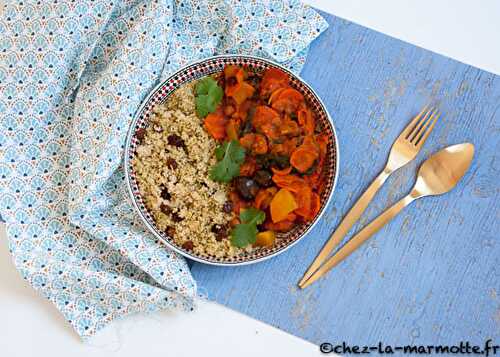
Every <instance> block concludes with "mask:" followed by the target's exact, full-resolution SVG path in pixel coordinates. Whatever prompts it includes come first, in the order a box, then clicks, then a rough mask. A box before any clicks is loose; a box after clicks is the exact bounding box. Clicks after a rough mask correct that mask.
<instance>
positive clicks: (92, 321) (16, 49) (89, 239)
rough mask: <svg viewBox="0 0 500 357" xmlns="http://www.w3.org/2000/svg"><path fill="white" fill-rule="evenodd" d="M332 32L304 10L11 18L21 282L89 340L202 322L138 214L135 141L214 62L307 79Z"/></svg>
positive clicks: (6, 146)
mask: <svg viewBox="0 0 500 357" xmlns="http://www.w3.org/2000/svg"><path fill="white" fill-rule="evenodd" d="M326 27H327V24H326V22H325V21H324V20H323V19H322V18H321V17H320V16H319V15H318V14H317V13H316V12H315V11H314V10H313V9H311V8H310V7H308V6H306V5H303V4H302V3H300V2H299V1H293V0H291V1H278V0H274V1H265V0H262V1H257V0H250V1H240V0H202V1H196V0H186V1H173V0H154V1H149V0H144V1H120V0H112V1H109V0H107V1H98V0H89V1H69V0H62V1H61V0H60V1H51V2H45V1H36V2H35V1H17V2H10V3H9V4H7V5H5V6H4V8H3V9H2V10H0V214H1V216H2V217H3V219H4V220H5V222H6V230H7V236H8V243H9V248H10V251H11V253H12V256H13V260H14V263H15V265H16V267H17V269H18V270H19V271H20V272H21V274H22V276H23V278H24V279H26V280H27V281H28V282H29V283H30V284H31V285H32V286H33V287H34V288H35V289H37V290H38V291H39V292H40V293H41V294H43V295H44V296H45V297H46V298H47V299H49V300H50V301H52V302H53V303H54V304H55V305H56V306H57V308H58V309H59V310H60V311H61V313H62V314H63V315H64V316H65V318H66V319H67V320H68V321H69V322H70V324H71V325H72V326H73V327H74V329H75V330H76V332H77V333H78V334H79V335H80V336H82V337H83V338H86V337H89V336H91V335H93V334H94V333H95V332H96V331H98V330H99V329H100V328H102V327H103V326H104V325H105V324H106V323H107V322H109V321H111V320H112V319H114V318H116V317H120V316H124V315H126V314H130V313H133V312H139V311H155V310H159V309H164V308H180V309H183V310H192V309H193V308H194V301H195V297H196V283H195V281H194V280H193V278H192V276H191V274H190V272H189V268H188V266H187V264H186V262H185V260H184V259H183V258H182V257H181V256H179V255H178V254H176V253H175V252H173V251H171V250H169V249H168V248H166V247H165V246H163V245H162V244H161V243H160V242H158V241H157V240H156V239H155V237H154V236H153V235H151V234H150V233H149V232H148V231H147V230H146V229H145V227H144V226H143V224H142V222H141V221H140V219H139V218H138V217H137V216H136V214H135V213H134V211H133V208H132V204H131V202H129V199H128V196H127V192H126V188H125V185H124V170H123V167H122V158H123V148H124V141H125V136H126V133H127V130H128V126H129V123H130V122H131V120H132V118H133V116H134V113H135V111H136V110H137V108H138V107H139V105H140V104H141V101H142V100H143V98H145V96H146V95H147V94H148V92H149V91H150V90H151V89H152V88H153V87H154V86H155V85H156V84H157V83H158V81H160V80H163V79H166V78H167V77H168V76H169V75H170V74H172V73H173V72H174V71H176V70H177V69H179V68H180V67H181V66H183V65H185V64H187V63H189V62H191V61H194V60H197V59H201V58H204V57H207V56H210V55H213V54H223V53H247V54H254V55H259V56H263V57H268V58H271V59H274V60H276V61H278V62H281V63H283V64H285V65H286V66H288V67H289V68H291V69H292V70H294V71H296V72H298V71H300V69H301V67H302V65H303V63H304V61H305V58H306V54H307V49H308V46H309V44H310V42H311V41H312V40H313V39H314V38H316V37H317V36H318V35H319V34H320V33H321V32H322V31H324V30H325V29H326Z"/></svg>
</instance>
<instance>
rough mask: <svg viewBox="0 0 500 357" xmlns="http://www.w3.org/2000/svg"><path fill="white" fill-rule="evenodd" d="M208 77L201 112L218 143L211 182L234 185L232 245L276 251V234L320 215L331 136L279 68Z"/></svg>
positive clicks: (231, 70) (230, 69)
mask: <svg viewBox="0 0 500 357" xmlns="http://www.w3.org/2000/svg"><path fill="white" fill-rule="evenodd" d="M207 78H209V79H204V80H202V81H200V83H199V84H198V86H199V88H198V89H197V93H198V97H197V101H196V103H197V112H198V113H199V115H200V116H201V117H202V118H203V120H204V127H205V129H206V130H207V132H208V133H209V134H210V135H211V136H212V137H213V138H214V139H215V140H217V141H219V142H220V147H219V148H218V149H217V151H216V154H217V159H218V163H217V164H216V165H215V166H214V168H213V170H212V176H211V177H212V179H213V180H216V181H220V182H227V183H228V184H230V185H231V189H230V195H229V196H230V202H228V204H227V207H228V208H230V209H232V211H233V212H234V214H235V217H234V219H233V224H232V226H233V228H232V231H231V241H232V243H233V244H234V245H237V246H240V247H242V246H245V245H247V244H253V245H256V246H270V245H273V244H274V243H275V240H276V235H275V232H287V231H289V230H291V229H293V227H294V226H295V225H297V224H300V223H305V222H308V221H311V220H313V219H314V218H315V216H316V214H317V213H318V211H319V209H320V195H321V193H322V191H323V189H324V182H325V179H324V164H325V160H326V154H327V146H328V137H327V136H326V135H325V134H323V133H321V132H320V131H319V130H318V128H317V125H316V120H315V115H314V112H313V111H312V109H311V108H310V107H309V106H308V103H307V100H306V99H305V98H304V96H303V94H302V93H301V92H300V91H299V90H297V89H296V88H294V87H292V86H291V84H290V78H289V75H288V74H287V73H285V72H283V71H282V70H280V69H277V68H269V69H267V70H265V71H264V72H258V71H254V70H253V69H251V68H247V67H243V66H234V65H228V66H226V67H225V68H224V71H223V72H222V73H219V74H217V75H214V76H213V77H207ZM198 106H199V107H198Z"/></svg>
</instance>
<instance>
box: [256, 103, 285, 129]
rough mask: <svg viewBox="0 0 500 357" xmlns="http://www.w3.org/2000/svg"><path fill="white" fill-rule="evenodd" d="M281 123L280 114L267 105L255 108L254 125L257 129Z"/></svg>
mask: <svg viewBox="0 0 500 357" xmlns="http://www.w3.org/2000/svg"><path fill="white" fill-rule="evenodd" d="M277 121H279V122H280V123H281V119H280V115H279V114H278V112H277V111H276V110H274V109H272V108H271V107H268V106H267V105H258V106H257V107H255V114H254V116H253V121H252V124H253V126H254V127H255V128H256V129H259V128H260V127H261V126H262V125H264V124H266V123H272V122H277Z"/></svg>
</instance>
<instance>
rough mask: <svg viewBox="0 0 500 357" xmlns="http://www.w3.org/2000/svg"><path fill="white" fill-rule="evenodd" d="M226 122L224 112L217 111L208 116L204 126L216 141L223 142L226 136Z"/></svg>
mask: <svg viewBox="0 0 500 357" xmlns="http://www.w3.org/2000/svg"><path fill="white" fill-rule="evenodd" d="M226 122H227V120H226V119H225V118H224V115H223V114H222V112H221V111H220V110H217V111H215V112H213V113H210V114H208V115H207V116H206V118H205V121H204V126H205V129H206V130H207V131H208V132H209V133H210V135H212V136H213V138H214V139H216V140H221V139H224V137H225V136H226Z"/></svg>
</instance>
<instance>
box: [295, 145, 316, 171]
mask: <svg viewBox="0 0 500 357" xmlns="http://www.w3.org/2000/svg"><path fill="white" fill-rule="evenodd" d="M317 158H318V153H317V152H315V151H310V150H308V149H305V148H303V147H302V146H300V147H298V148H297V149H295V150H294V152H292V155H291V156H290V164H291V165H292V166H293V167H295V168H296V169H297V171H299V172H302V173H304V172H306V171H307V170H309V169H310V168H311V167H312V166H313V164H314V162H315V161H316V159H317Z"/></svg>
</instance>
